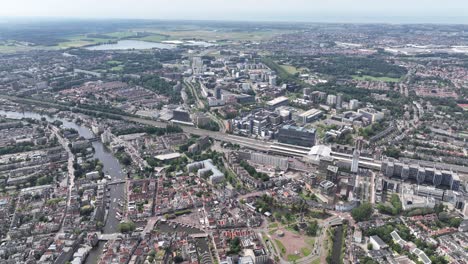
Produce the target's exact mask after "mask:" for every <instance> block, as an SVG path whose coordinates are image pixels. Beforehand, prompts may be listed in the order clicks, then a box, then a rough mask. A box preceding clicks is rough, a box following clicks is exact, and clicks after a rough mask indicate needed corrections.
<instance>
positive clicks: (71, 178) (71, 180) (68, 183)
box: [50, 125, 75, 238]
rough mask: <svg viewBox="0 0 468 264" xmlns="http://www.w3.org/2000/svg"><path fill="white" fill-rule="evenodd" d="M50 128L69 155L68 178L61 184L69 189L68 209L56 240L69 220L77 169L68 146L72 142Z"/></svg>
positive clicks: (57, 130)
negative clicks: (68, 215)
mask: <svg viewBox="0 0 468 264" xmlns="http://www.w3.org/2000/svg"><path fill="white" fill-rule="evenodd" d="M50 128H51V129H50V130H51V131H52V133H53V134H54V135H55V137H57V139H58V142H59V143H60V145H61V146H62V147H63V148H64V149H65V151H66V152H67V154H68V161H67V170H68V173H67V178H66V180H64V181H62V182H61V183H60V185H61V186H62V187H68V189H67V207H66V208H65V213H64V215H63V218H62V223H61V227H60V232H58V233H57V235H56V238H57V237H58V236H59V235H60V234H61V233H63V223H64V221H65V219H66V218H67V214H68V208H70V205H71V197H72V195H71V194H72V191H73V188H74V187H75V168H74V167H73V163H74V162H75V155H73V152H72V151H71V149H70V147H69V146H68V144H69V143H70V142H68V140H66V139H65V138H63V137H62V135H61V134H60V130H59V129H58V128H57V127H55V126H52V125H50ZM64 184H65V185H64Z"/></svg>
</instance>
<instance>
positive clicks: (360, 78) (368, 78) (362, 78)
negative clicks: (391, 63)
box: [353, 75, 400, 82]
mask: <svg viewBox="0 0 468 264" xmlns="http://www.w3.org/2000/svg"><path fill="white" fill-rule="evenodd" d="M353 80H358V81H382V82H399V81H400V79H399V78H391V77H374V76H370V75H363V76H358V75H353Z"/></svg>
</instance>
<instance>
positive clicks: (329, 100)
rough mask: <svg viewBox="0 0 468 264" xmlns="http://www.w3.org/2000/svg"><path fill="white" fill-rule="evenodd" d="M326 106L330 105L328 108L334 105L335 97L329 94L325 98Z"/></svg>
mask: <svg viewBox="0 0 468 264" xmlns="http://www.w3.org/2000/svg"><path fill="white" fill-rule="evenodd" d="M327 105H330V106H334V105H336V95H333V94H329V95H328V96H327Z"/></svg>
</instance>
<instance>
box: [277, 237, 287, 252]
mask: <svg viewBox="0 0 468 264" xmlns="http://www.w3.org/2000/svg"><path fill="white" fill-rule="evenodd" d="M275 243H276V246H277V247H278V249H279V251H280V253H281V256H284V254H286V247H284V245H283V243H281V241H279V240H278V239H275Z"/></svg>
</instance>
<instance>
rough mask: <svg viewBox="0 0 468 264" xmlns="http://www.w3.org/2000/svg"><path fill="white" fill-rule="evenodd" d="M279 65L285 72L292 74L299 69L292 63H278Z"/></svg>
mask: <svg viewBox="0 0 468 264" xmlns="http://www.w3.org/2000/svg"><path fill="white" fill-rule="evenodd" d="M280 67H281V68H283V69H284V70H285V71H286V72H287V73H289V74H292V75H294V74H296V73H298V72H299V70H298V69H297V68H296V67H294V66H292V65H285V64H280Z"/></svg>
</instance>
